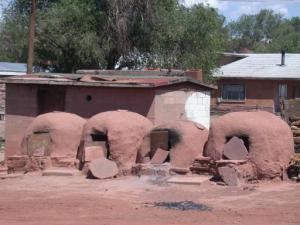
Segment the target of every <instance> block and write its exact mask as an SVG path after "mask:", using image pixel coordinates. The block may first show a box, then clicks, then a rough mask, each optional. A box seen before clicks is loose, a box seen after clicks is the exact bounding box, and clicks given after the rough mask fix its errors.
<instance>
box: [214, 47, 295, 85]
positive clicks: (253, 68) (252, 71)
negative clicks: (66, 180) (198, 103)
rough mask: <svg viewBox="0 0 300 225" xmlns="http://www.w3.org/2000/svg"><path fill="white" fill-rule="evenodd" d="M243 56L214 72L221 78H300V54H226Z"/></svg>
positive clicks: (215, 75)
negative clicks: (283, 56) (282, 61)
mask: <svg viewBox="0 0 300 225" xmlns="http://www.w3.org/2000/svg"><path fill="white" fill-rule="evenodd" d="M226 55H230V56H236V57H238V58H241V59H239V60H237V61H234V62H232V63H229V64H227V65H224V66H221V68H219V69H218V70H217V71H216V72H215V73H214V74H213V76H214V77H219V78H242V79H300V54H285V65H284V66H281V65H280V64H281V54H252V53H251V54H228V53H227V54H226Z"/></svg>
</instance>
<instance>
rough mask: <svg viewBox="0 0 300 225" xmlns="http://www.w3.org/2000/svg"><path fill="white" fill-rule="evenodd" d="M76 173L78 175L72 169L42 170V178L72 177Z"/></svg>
mask: <svg viewBox="0 0 300 225" xmlns="http://www.w3.org/2000/svg"><path fill="white" fill-rule="evenodd" d="M76 173H78V171H77V170H73V169H61V168H51V169H47V170H44V171H43V172H42V176H66V177H68V176H74V175H75V174H76Z"/></svg>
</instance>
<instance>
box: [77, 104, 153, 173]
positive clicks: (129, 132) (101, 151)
mask: <svg viewBox="0 0 300 225" xmlns="http://www.w3.org/2000/svg"><path fill="white" fill-rule="evenodd" d="M152 127H153V124H152V122H151V121H150V120H148V119H147V118H145V117H144V116H141V115H139V114H137V113H133V112H129V111H126V110H117V111H108V112H104V113H99V114H96V115H95V116H93V117H91V118H90V119H89V120H88V121H87V123H86V124H85V126H84V130H83V135H82V139H81V143H82V144H81V146H80V148H79V149H78V154H77V158H78V159H79V160H80V162H81V168H80V169H85V168H86V166H88V165H89V163H90V162H93V160H96V159H99V158H106V159H107V160H110V161H112V162H114V163H116V165H117V167H118V170H119V174H127V173H129V172H130V171H131V169H132V167H133V166H134V165H135V163H136V158H137V153H138V151H139V150H140V148H141V145H142V142H143V138H144V136H145V135H146V134H147V133H149V132H150V130H151V129H152ZM98 161H99V160H98ZM102 161H103V160H102ZM99 162H100V161H99ZM103 162H104V163H106V164H108V163H109V162H107V161H105V160H104V161H103ZM93 164H94V163H93ZM110 164H111V163H110ZM94 168H99V167H98V166H95V167H94ZM87 169H88V168H87ZM101 177H103V175H102V174H101Z"/></svg>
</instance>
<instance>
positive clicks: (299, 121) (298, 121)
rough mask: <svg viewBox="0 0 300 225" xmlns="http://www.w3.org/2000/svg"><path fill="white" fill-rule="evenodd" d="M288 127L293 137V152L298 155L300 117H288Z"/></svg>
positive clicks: (299, 150) (299, 147)
mask: <svg viewBox="0 0 300 225" xmlns="http://www.w3.org/2000/svg"><path fill="white" fill-rule="evenodd" d="M290 121H291V123H290V126H291V129H292V132H293V136H294V144H295V145H294V147H295V152H296V153H300V117H290Z"/></svg>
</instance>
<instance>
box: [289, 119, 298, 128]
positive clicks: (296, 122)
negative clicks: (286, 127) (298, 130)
mask: <svg viewBox="0 0 300 225" xmlns="http://www.w3.org/2000/svg"><path fill="white" fill-rule="evenodd" d="M291 125H292V126H295V127H297V126H300V120H296V121H294V122H292V123H291Z"/></svg>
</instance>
